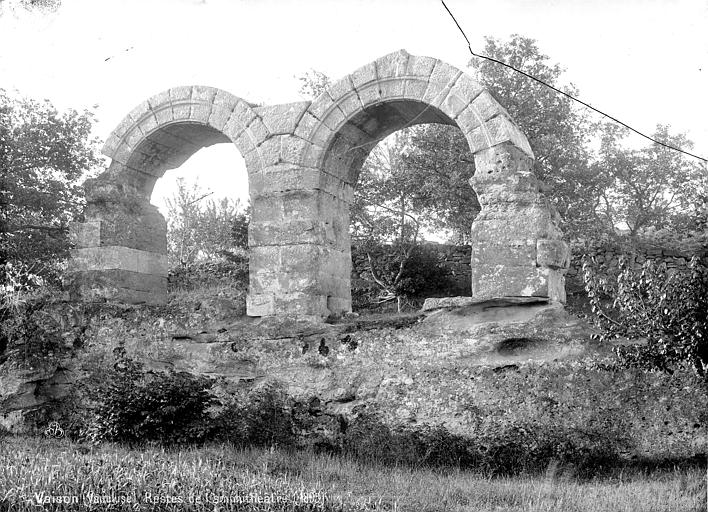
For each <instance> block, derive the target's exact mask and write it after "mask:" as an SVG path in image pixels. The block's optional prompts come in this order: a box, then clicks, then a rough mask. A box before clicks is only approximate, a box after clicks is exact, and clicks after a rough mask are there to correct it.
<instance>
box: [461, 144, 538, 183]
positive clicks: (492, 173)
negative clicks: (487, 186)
mask: <svg viewBox="0 0 708 512" xmlns="http://www.w3.org/2000/svg"><path fill="white" fill-rule="evenodd" d="M474 163H475V167H476V171H475V176H474V179H475V183H476V184H479V183H481V182H482V180H485V179H498V175H504V176H508V175H513V174H519V173H521V174H529V175H531V174H532V165H533V160H532V159H531V158H529V156H528V155H527V154H525V153H524V152H523V151H522V150H521V149H520V148H518V147H516V146H514V145H512V144H501V145H498V146H494V147H489V148H488V149H485V150H484V151H478V152H475V155H474Z"/></svg>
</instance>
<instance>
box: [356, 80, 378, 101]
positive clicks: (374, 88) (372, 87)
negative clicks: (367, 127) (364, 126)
mask: <svg viewBox="0 0 708 512" xmlns="http://www.w3.org/2000/svg"><path fill="white" fill-rule="evenodd" d="M356 93H357V94H358V95H359V100H360V101H361V104H362V105H363V106H364V107H368V106H369V105H373V104H375V103H379V102H380V101H381V93H380V92H379V82H378V81H377V82H371V83H368V84H365V85H360V86H359V87H357V89H356Z"/></svg>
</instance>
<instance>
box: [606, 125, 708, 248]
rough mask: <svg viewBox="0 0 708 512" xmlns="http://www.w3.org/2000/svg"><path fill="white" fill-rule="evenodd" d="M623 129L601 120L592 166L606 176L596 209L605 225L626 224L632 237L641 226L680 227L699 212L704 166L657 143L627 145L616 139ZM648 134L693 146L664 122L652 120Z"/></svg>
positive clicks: (707, 193) (706, 184) (706, 189)
mask: <svg viewBox="0 0 708 512" xmlns="http://www.w3.org/2000/svg"><path fill="white" fill-rule="evenodd" d="M628 133H629V131H628V130H627V129H625V128H622V127H620V126H617V125H610V124H607V125H604V126H603V132H602V144H601V148H600V159H599V160H598V162H597V163H596V166H597V167H598V168H599V171H598V172H601V173H602V174H604V175H606V176H607V178H608V180H609V181H608V186H607V188H606V189H605V190H604V191H603V193H602V196H601V200H602V201H601V204H600V208H599V211H600V213H601V215H602V216H603V217H604V218H605V219H606V223H607V224H608V225H610V226H615V227H626V228H627V229H628V230H629V236H630V237H632V238H635V237H636V236H637V235H638V234H640V233H641V232H643V231H646V230H647V229H653V230H661V229H664V228H668V227H672V228H674V229H679V230H685V229H686V224H688V223H690V222H691V219H694V218H698V216H699V215H700V214H701V212H700V211H699V205H701V204H702V202H703V201H702V198H706V197H708V176H707V175H706V172H705V169H704V168H703V169H702V168H701V166H700V165H699V164H698V163H697V162H695V161H694V160H691V159H690V158H688V157H686V156H685V155H683V154H682V153H679V152H678V151H673V150H671V149H668V148H666V147H663V146H661V145H659V144H652V145H650V146H648V147H645V148H643V149H641V150H633V149H627V148H625V147H623V146H622V145H621V144H620V142H621V141H622V139H623V138H624V137H626V136H627V135H628ZM654 138H655V139H656V140H660V141H662V142H665V143H666V144H669V145H672V146H675V147H678V148H686V149H691V148H692V147H693V144H692V143H691V142H690V141H689V140H688V139H687V138H686V136H685V135H683V134H678V135H671V134H670V132H669V126H664V125H658V126H657V128H656V132H655V133H654Z"/></svg>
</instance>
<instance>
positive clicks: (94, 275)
mask: <svg viewBox="0 0 708 512" xmlns="http://www.w3.org/2000/svg"><path fill="white" fill-rule="evenodd" d="M85 187H86V195H87V203H88V204H87V207H86V211H85V217H86V219H87V220H86V222H84V223H73V225H72V226H71V237H72V241H73V243H74V247H75V248H74V249H72V255H71V256H72V257H71V259H70V263H69V269H68V278H67V280H66V282H65V287H66V289H67V290H68V291H69V294H70V296H71V298H72V299H74V300H83V301H89V302H91V301H115V302H121V303H128V304H140V303H144V304H164V303H165V302H166V300H167V224H166V222H165V219H164V217H163V216H162V214H160V212H159V211H158V209H157V207H155V206H153V205H151V204H150V203H149V202H148V201H147V200H146V199H145V198H142V197H140V196H138V195H137V194H135V193H134V192H135V191H134V190H131V189H130V187H127V186H126V185H124V184H121V183H120V182H118V181H114V180H111V179H109V178H103V179H96V180H90V181H89V182H87V183H86V185H85Z"/></svg>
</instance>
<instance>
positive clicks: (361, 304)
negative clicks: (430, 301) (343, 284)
mask: <svg viewBox="0 0 708 512" xmlns="http://www.w3.org/2000/svg"><path fill="white" fill-rule="evenodd" d="M354 251H355V253H356V252H357V251H366V255H367V259H368V263H366V264H365V265H366V268H365V272H366V273H368V274H370V279H371V280H368V279H366V280H362V282H361V283H359V284H357V283H353V287H352V303H353V305H354V306H355V309H358V308H361V309H364V308H367V307H370V306H372V305H381V304H383V303H385V302H388V301H391V300H393V299H398V301H399V309H400V306H402V305H403V304H404V303H406V302H407V303H409V304H410V305H413V306H414V307H415V308H416V309H417V308H419V307H420V304H419V303H420V302H422V300H423V299H425V298H427V297H433V296H438V297H439V296H449V295H458V294H459V292H460V290H459V287H458V285H457V284H456V283H455V282H454V281H453V280H452V279H451V274H450V271H449V269H448V268H446V267H445V266H444V265H442V264H441V263H440V262H439V261H438V257H437V254H436V253H435V251H434V250H433V249H431V248H430V247H428V246H423V245H418V246H415V247H413V248H412V250H411V252H410V254H409V255H408V256H407V257H406V256H403V255H402V251H401V250H399V249H398V248H397V247H396V246H385V245H373V246H371V247H366V248H364V247H362V248H358V249H357V248H356V247H355V248H354ZM402 258H403V260H404V264H403V269H401V259H402ZM355 259H356V257H355Z"/></svg>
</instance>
